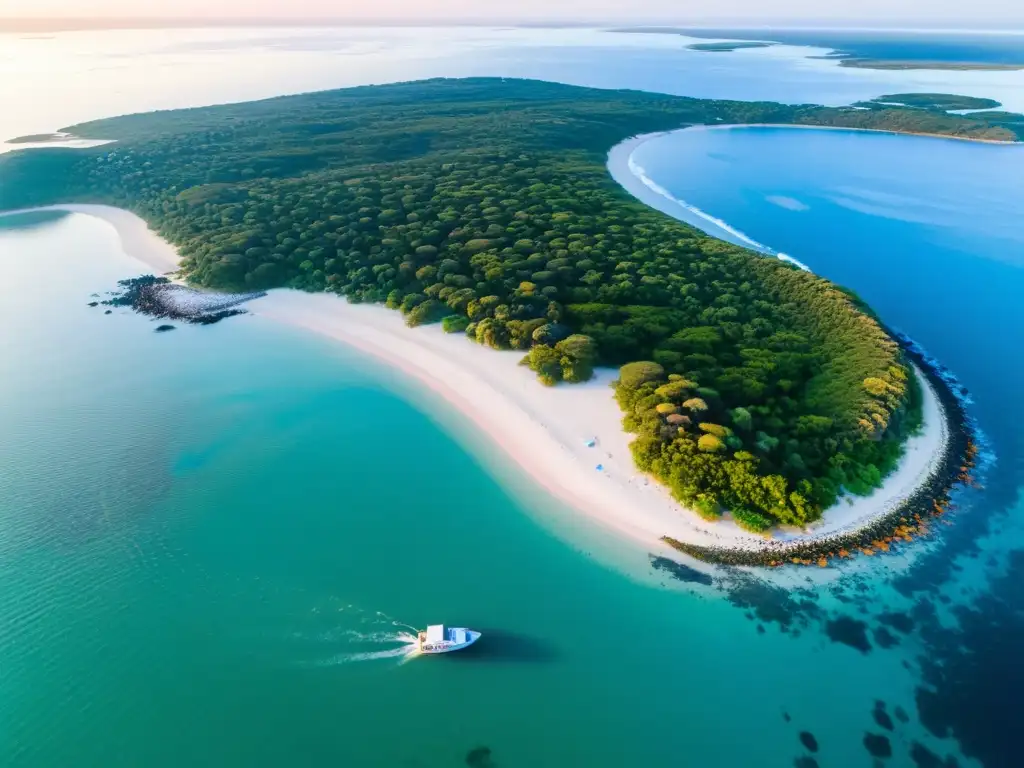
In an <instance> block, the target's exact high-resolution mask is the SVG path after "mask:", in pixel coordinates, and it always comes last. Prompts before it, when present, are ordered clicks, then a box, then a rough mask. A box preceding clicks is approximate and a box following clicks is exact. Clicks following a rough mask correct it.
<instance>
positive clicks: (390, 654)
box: [310, 632, 420, 667]
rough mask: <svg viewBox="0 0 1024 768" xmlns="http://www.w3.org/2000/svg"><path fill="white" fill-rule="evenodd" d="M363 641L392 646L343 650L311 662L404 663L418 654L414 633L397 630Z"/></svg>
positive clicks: (321, 664) (315, 664)
mask: <svg viewBox="0 0 1024 768" xmlns="http://www.w3.org/2000/svg"><path fill="white" fill-rule="evenodd" d="M363 642H365V643H379V644H382V645H383V644H388V645H392V646H394V647H392V648H381V649H379V650H355V649H353V650H345V651H342V652H340V653H336V654H335V655H333V656H330V657H328V658H326V659H321V660H318V661H315V662H313V663H312V664H310V666H313V667H336V666H339V665H342V664H354V663H356V662H360V661H385V660H387V659H397V660H398V662H399V663H400V664H404V663H405V662H407V661H409V660H410V659H413V658H415V657H416V656H419V655H420V649H419V643H417V642H416V635H410V634H409V633H407V632H399V633H396V634H394V635H390V636H387V637H379V636H373V637H372V638H371V637H369V636H368V637H367V639H365V640H363Z"/></svg>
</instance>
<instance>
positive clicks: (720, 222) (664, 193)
mask: <svg viewBox="0 0 1024 768" xmlns="http://www.w3.org/2000/svg"><path fill="white" fill-rule="evenodd" d="M634 154H635V153H634ZM634 154H630V156H629V161H628V162H627V165H628V167H629V172H630V173H632V174H633V175H634V176H635V177H636V178H637V180H639V181H640V182H641V183H642V184H643V185H644V186H645V187H647V188H648V189H649V190H651V191H652V192H654V194H656V195H658V196H659V197H663V198H665V199H666V200H668V201H669V202H671V203H673V204H674V205H678V206H679V207H680V208H682V209H683V210H685V211H687V212H688V213H691V214H693V215H694V216H696V217H697V218H700V219H703V220H704V221H707V222H709V223H710V224H713V225H714V226H715V227H717V228H718V229H720V230H722V231H723V232H728V233H729V234H730V235H732V236H733V237H734V238H736V239H737V240H739V241H740V242H741V243H743V244H744V245H746V246H748V247H749V248H752V249H753V250H755V251H758V252H759V253H763V254H765V255H766V256H772V257H774V258H776V259H778V260H779V261H785V262H788V263H789V264H792V265H794V266H796V267H799V268H800V269H802V270H804V271H805V272H810V271H811V268H810V267H808V266H807V265H806V264H804V263H803V262H802V261H799V260H798V259H796V258H794V257H793V256H790V255H789V254H788V253H782V252H781V251H776V250H775V249H774V248H770V247H769V246H767V245H765V244H764V243H759V242H758V241H757V240H755V239H754V238H752V237H751V236H750V235H748V234H747V233H746V232H743V231H742V230H739V229H737V228H736V227H734V226H732V225H731V224H729V222H727V221H725V220H724V219H719V218H718V217H716V216H712V215H711V214H710V213H708V212H707V211H703V210H701V209H700V208H698V207H697V206H695V205H691V204H690V203H688V202H686V201H685V200H682V199H680V198H678V197H676V196H675V195H673V194H672V193H671V192H669V191H668V190H667V189H665V188H664V187H663V186H661V185H660V184H659V183H658V182H656V181H655V180H654V179H652V178H651V177H650V176H648V175H647V172H646V171H645V170H644V168H643V166H641V165H640V164H639V163H637V162H636V160H635V158H634Z"/></svg>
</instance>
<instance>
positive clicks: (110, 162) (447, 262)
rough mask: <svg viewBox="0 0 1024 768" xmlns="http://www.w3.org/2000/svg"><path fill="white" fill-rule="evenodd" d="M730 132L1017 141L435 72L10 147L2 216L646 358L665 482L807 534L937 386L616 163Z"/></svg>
mask: <svg viewBox="0 0 1024 768" xmlns="http://www.w3.org/2000/svg"><path fill="white" fill-rule="evenodd" d="M716 123H718V124H726V123H793V124H801V125H829V126H851V127H870V128H879V129H885V130H897V131H911V132H918V133H936V134H945V135H955V136H961V137H970V138H985V139H1004V140H1014V139H1016V138H1017V137H1016V134H1015V133H1014V132H1013V130H1012V129H1011V128H1009V127H1004V126H1001V125H993V124H989V123H986V122H983V121H982V120H980V119H977V118H973V117H961V116H956V115H948V114H944V113H939V112H935V111H929V110H922V109H912V108H877V109H872V110H856V109H849V108H825V107H817V106H813V105H801V106H789V105H781V104H773V103H767V102H756V103H755V102H749V103H748V102H735V101H712V100H699V99H690V98H682V97H675V96H665V95H658V94H650V93H643V92H637V91H605V90H596V89H585V88H576V87H571V86H564V85H557V84H552V83H542V82H536V81H522V80H507V81H506V80H501V79H467V80H431V81H422V82H416V83H402V84H396V85H388V86H372V87H363V88H353V89H346V90H339V91H330V92H323V93H315V94H307V95H301V96H291V97H282V98H277V99H270V100H267V101H261V102H253V103H248V104H238V105H227V106H222V107H211V108H202V109H191V110H178V111H172V112H156V113H149V114H144V115H133V116H127V117H121V118H114V119H110V120H102V121H97V122H93V123H87V124H84V125H78V126H71V127H69V128H66V129H64V130H66V131H68V132H70V133H73V134H75V135H77V136H81V137H86V138H104V139H115V140H116V143H114V144H111V145H107V146H102V147H97V148H93V149H89V150H68V149H57V148H51V149H43V150H32V151H29V152H18V153H11V154H7V155H5V156H3V157H0V209H13V208H21V207H27V206H32V205H42V204H52V203H57V202H72V201H74V202H93V203H105V204H111V205H116V206H121V207H124V208H127V209H130V210H132V211H134V212H135V213H137V214H139V215H140V216H141V217H142V218H144V219H145V220H146V221H147V222H149V223H150V225H151V226H152V227H153V228H154V229H156V230H157V231H158V232H159V233H160V234H161V235H163V236H164V237H166V238H167V239H168V240H169V241H171V242H172V243H174V244H175V245H176V246H177V247H178V248H179V250H180V252H181V253H182V254H183V256H184V267H183V271H184V272H185V274H186V275H187V276H188V278H189V280H191V281H192V282H194V283H196V284H198V285H202V286H208V287H211V288H217V289H222V290H232V291H233V290H252V289H266V288H273V287H277V286H290V287H293V288H298V289H302V290H307V291H331V292H335V293H338V294H341V295H344V296H347V297H348V298H349V299H350V300H352V301H361V302H380V303H384V304H386V305H387V306H388V307H391V308H393V309H395V310H398V311H400V312H402V313H403V315H404V316H405V318H406V322H407V323H408V324H409V325H410V326H416V325H420V324H424V323H441V324H442V325H443V327H444V329H445V330H446V331H448V332H451V333H462V334H465V335H466V336H467V337H468V339H469V340H471V341H472V342H475V343H478V344H482V345H486V346H490V347H493V348H496V349H517V350H521V351H522V352H523V364H524V365H528V366H529V367H530V368H531V369H532V370H534V371H535V372H536V373H537V375H538V378H539V379H540V380H541V381H542V382H543V383H545V384H548V385H555V384H558V383H560V382H575V381H583V380H586V379H588V378H590V376H591V375H592V372H593V368H594V366H597V365H612V366H621V372H620V377H619V380H618V382H617V384H616V397H617V399H618V402H619V403H620V405H621V407H622V409H623V412H624V424H625V426H626V428H627V429H628V430H629V431H631V432H633V433H635V434H637V439H636V440H635V442H634V444H633V452H634V456H635V458H636V462H637V464H638V466H639V467H640V468H641V469H643V470H645V471H649V472H652V473H653V474H655V475H656V476H657V477H658V478H660V479H661V480H662V481H663V482H665V483H666V484H667V485H668V486H669V488H670V489H671V490H672V492H673V494H674V495H675V496H676V497H677V498H678V499H679V500H680V501H682V502H684V503H686V504H688V505H690V506H692V507H693V508H695V509H697V510H698V511H699V512H700V514H702V515H704V516H706V517H708V518H714V517H717V516H719V515H721V514H722V512H723V510H728V511H730V512H731V513H732V515H733V516H734V518H735V519H736V520H737V521H738V522H739V523H740V524H741V525H743V526H744V527H747V528H749V529H751V530H755V531H762V530H765V529H767V528H770V527H772V526H774V525H777V524H780V523H782V524H796V525H800V524H804V523H806V522H809V521H813V520H815V519H816V518H818V517H820V516H821V513H822V511H823V509H825V508H826V507H828V506H829V505H831V504H832V503H834V501H835V500H836V498H837V496H838V495H839V494H840V493H841V492H843V491H844V490H845V491H849V492H852V493H866V492H869V491H870V490H871V489H872V488H874V487H876V486H877V485H878V484H879V483H880V482H881V479H882V477H883V476H884V475H885V474H886V473H887V472H889V471H890V470H891V469H892V468H893V466H894V465H895V463H896V461H897V460H898V458H899V455H900V451H901V445H902V441H903V439H904V438H905V436H906V434H907V433H908V432H909V431H911V430H913V429H914V428H916V426H917V423H918V421H919V418H920V416H919V412H920V404H919V398H920V392H919V390H918V386H917V382H916V378H915V377H913V376H911V375H910V372H909V369H908V366H907V364H906V362H905V361H904V359H903V355H902V352H901V350H900V349H899V347H898V345H897V344H896V343H895V342H894V341H893V340H892V339H891V338H890V337H889V336H888V334H887V333H886V332H885V330H884V329H883V328H882V327H881V326H880V325H879V323H878V322H877V321H876V319H875V318H874V317H873V316H872V315H871V313H870V311H869V310H868V309H867V308H866V307H864V306H863V304H862V303H861V302H860V301H859V299H858V298H857V297H856V296H854V295H852V294H850V293H849V292H847V291H844V290H842V289H841V288H838V287H836V286H835V285H833V284H831V283H829V282H828V281H826V280H824V279H821V278H819V277H816V276H814V275H812V274H810V273H807V272H804V271H802V270H799V269H796V268H794V267H793V266H791V265H789V264H786V263H784V262H781V261H778V260H775V259H770V258H765V257H762V256H760V255H757V254H754V253H752V252H750V251H747V250H745V249H742V248H739V247H736V246H733V245H730V244H727V243H724V242H722V241H719V240H716V239H713V238H710V237H708V236H706V235H704V234H703V233H701V232H700V231H698V230H696V229H694V228H692V227H689V226H687V225H685V224H682V223H680V222H677V221H675V220H673V219H671V218H669V217H667V216H665V215H663V214H661V213H658V212H656V211H654V210H652V209H650V208H648V207H647V206H645V205H643V204H641V203H639V202H637V201H636V200H634V199H633V198H632V197H631V196H629V195H628V193H626V192H625V191H624V190H623V189H621V188H620V187H619V186H618V185H617V184H616V183H615V182H614V181H613V180H612V179H611V177H610V175H609V174H608V172H607V169H606V167H605V163H606V158H607V153H608V150H609V149H610V148H611V147H612V146H614V145H615V144H617V143H618V142H620V141H622V140H624V139H626V138H628V137H630V136H633V135H636V134H640V133H645V132H651V131H658V130H666V129H673V128H678V127H681V126H684V125H688V124H716Z"/></svg>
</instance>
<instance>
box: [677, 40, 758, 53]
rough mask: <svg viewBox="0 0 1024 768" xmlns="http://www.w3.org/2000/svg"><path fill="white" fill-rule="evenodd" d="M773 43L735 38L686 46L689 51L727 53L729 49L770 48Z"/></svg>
mask: <svg viewBox="0 0 1024 768" xmlns="http://www.w3.org/2000/svg"><path fill="white" fill-rule="evenodd" d="M773 45H775V43H762V42H760V41H756V40H751V41H746V40H736V41H734V42H723V43H694V44H693V45H688V46H686V47H687V48H689V49H690V50H691V51H707V52H708V53H728V52H729V51H742V50H744V49H745V48H771V47H772V46H773Z"/></svg>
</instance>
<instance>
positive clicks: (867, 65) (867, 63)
mask: <svg viewBox="0 0 1024 768" xmlns="http://www.w3.org/2000/svg"><path fill="white" fill-rule="evenodd" d="M822 58H831V59H835V58H839V57H838V56H824V57H822ZM839 66H841V67H855V68H857V69H893V70H899V69H938V70H949V71H953V72H1009V71H1013V70H1018V69H1024V64H993V63H986V62H981V61H907V60H904V61H899V60H886V59H840V61H839Z"/></svg>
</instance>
